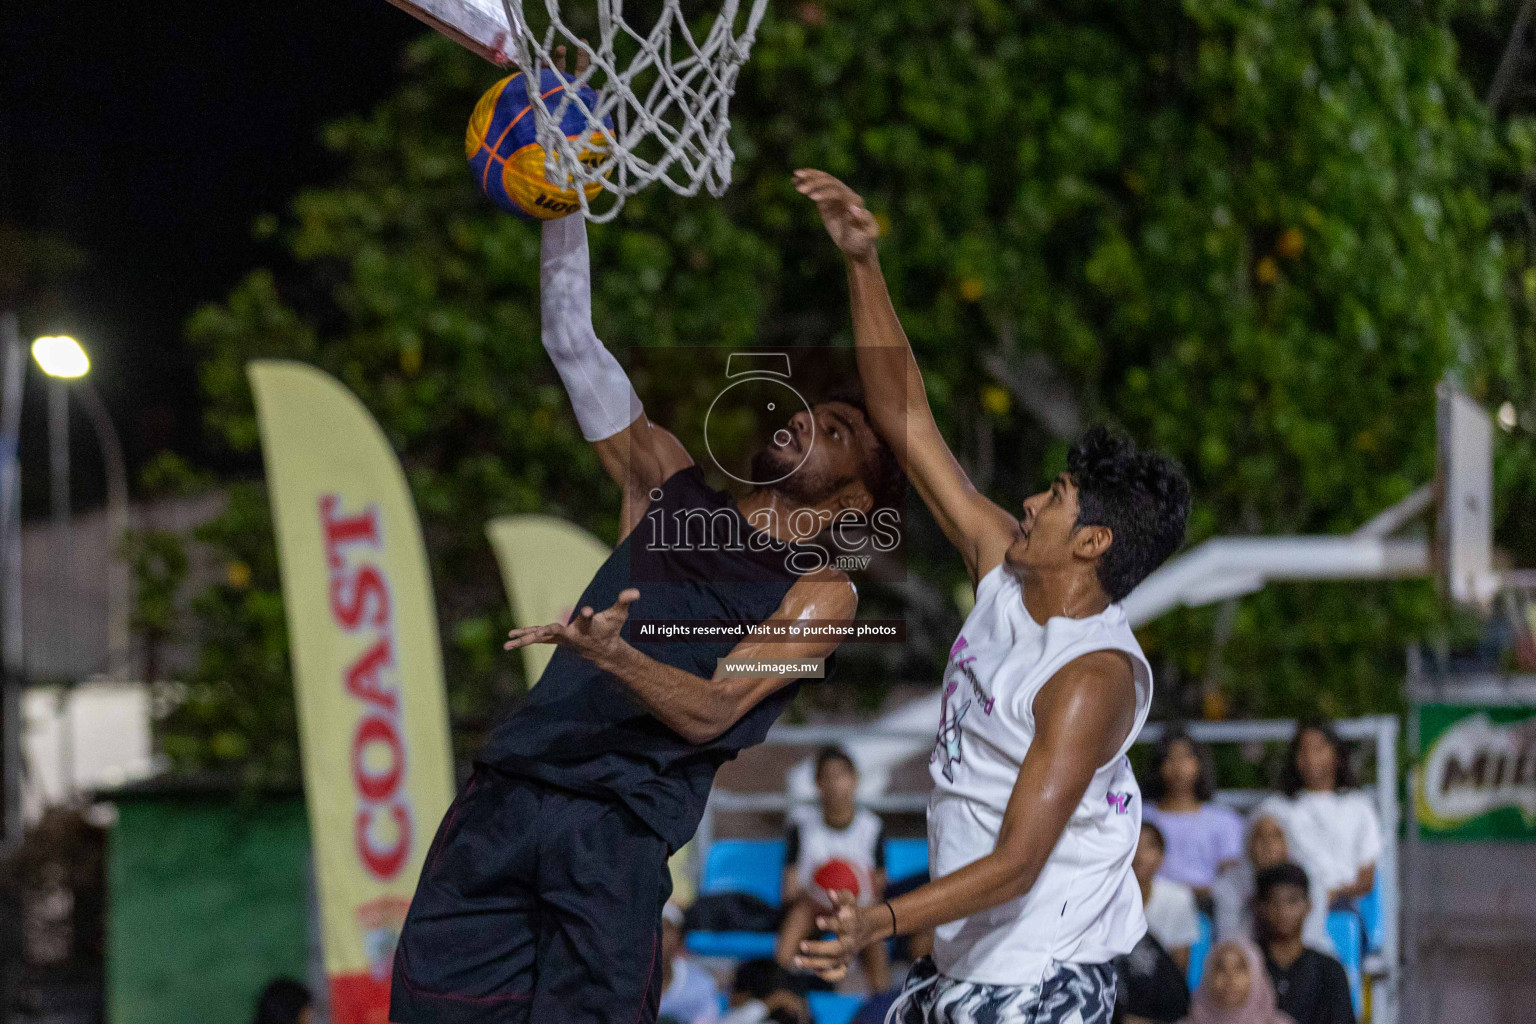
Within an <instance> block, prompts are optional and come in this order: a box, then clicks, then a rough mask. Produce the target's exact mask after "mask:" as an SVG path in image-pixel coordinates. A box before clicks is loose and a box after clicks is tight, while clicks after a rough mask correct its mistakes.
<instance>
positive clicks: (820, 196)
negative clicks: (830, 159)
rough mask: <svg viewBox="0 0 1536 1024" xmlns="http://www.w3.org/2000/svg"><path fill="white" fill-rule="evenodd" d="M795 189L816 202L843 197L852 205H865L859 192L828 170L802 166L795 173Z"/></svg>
mask: <svg viewBox="0 0 1536 1024" xmlns="http://www.w3.org/2000/svg"><path fill="white" fill-rule="evenodd" d="M793 177H794V182H795V189H796V191H798V192H799V193H800V194H801V195H804V196H806V197H807V198H809V199H811V200H813V201H815V202H818V203H820V202H827V201H829V200H835V199H842V200H844V201H845V202H848V203H849V205H851V206H863V205H864V200H863V199H862V198H860V196H859V194H858V193H857V192H855V191H854V190H853V189H851V188H849V187H848V186H847V185H845V184H843V183H842V182H841V181H839V180H838V179H836V178H834V177H832V175H830V174H828V173H827V172H826V171H818V170H814V169H812V168H802V169H801V170H798V171H796V172H795V173H794V176H793Z"/></svg>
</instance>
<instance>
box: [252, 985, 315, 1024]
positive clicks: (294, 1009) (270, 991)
mask: <svg viewBox="0 0 1536 1024" xmlns="http://www.w3.org/2000/svg"><path fill="white" fill-rule="evenodd" d="M313 1002H314V1000H313V999H312V998H311V997H310V994H309V989H308V988H306V987H304V986H303V985H301V984H299V983H298V982H297V981H294V980H293V979H292V978H273V979H272V980H271V981H269V982H267V987H266V988H264V989H262V990H261V995H259V996H257V997H256V1017H255V1024H309V1021H310V1010H309V1008H310V1004H311V1003H313Z"/></svg>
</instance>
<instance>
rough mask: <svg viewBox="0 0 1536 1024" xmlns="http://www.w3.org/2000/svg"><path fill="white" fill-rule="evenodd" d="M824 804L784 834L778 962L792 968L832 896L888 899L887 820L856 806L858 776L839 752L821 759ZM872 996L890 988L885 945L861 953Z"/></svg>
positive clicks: (864, 902)
mask: <svg viewBox="0 0 1536 1024" xmlns="http://www.w3.org/2000/svg"><path fill="white" fill-rule="evenodd" d="M816 789H817V791H818V793H819V794H820V801H819V803H820V806H819V807H814V808H803V809H801V810H799V811H797V812H795V813H794V814H792V815H791V817H790V825H789V830H788V834H787V835H786V837H785V864H784V879H783V883H782V886H783V894H784V906H785V908H786V910H785V913H784V922H783V924H781V925H780V926H779V940H778V947H777V950H776V952H775V957H776V959H777V960H778V962H779V963H780V964H781V965H782V966H784V967H785V968H790V967H792V966H793V964H794V961H795V954H796V952H797V948H798V946H799V944H800V941H801V940H802V939H804V938H806V937H807V936H809V935H810V934H811V933H812V932H814V931H815V929H816V915H817V913H826V912H828V911H830V910H831V909H832V904H831V902H830V898H829V897H828V895H827V893H829V892H831V891H834V890H847V891H850V892H852V893H853V894H854V896H856V897H857V898H858V902H859V905H860V906H868V905H870V904H873V903H878V902H879V901H880V900H882V899H884V898H885V827H884V825H883V824H882V823H881V821H880V816H879V815H877V814H874V813H873V812H871V811H867V810H865V809H863V808H861V807H860V806H859V805H858V803H857V802H856V797H857V794H858V789H859V772H858V769H857V768H855V767H854V764H853V759H852V758H851V757H849V756H848V754H847V752H845V751H843V750H842V749H840V748H838V747H827V748H826V749H824V750H822V751H821V753H820V754H818V755H817V757H816ZM861 960H862V962H863V965H864V976H865V980H866V981H868V983H869V989H870V991H871V992H884V991H885V990H886V989H888V988H890V987H891V963H890V957H889V954H888V953H887V952H886V946H885V943H883V942H875V943H871V944H870V945H869V946H868V947H867V948H866V949H865V950H864V952H863V953H862V954H861Z"/></svg>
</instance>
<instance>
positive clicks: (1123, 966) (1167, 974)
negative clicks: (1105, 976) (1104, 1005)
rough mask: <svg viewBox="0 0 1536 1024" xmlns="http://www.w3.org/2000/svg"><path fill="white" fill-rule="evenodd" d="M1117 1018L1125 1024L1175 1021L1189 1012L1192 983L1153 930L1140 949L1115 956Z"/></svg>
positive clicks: (1160, 1023) (1137, 947)
mask: <svg viewBox="0 0 1536 1024" xmlns="http://www.w3.org/2000/svg"><path fill="white" fill-rule="evenodd" d="M1114 963H1115V1020H1116V1021H1123V1022H1124V1024H1174V1022H1175V1021H1178V1020H1180V1019H1182V1018H1183V1017H1184V1015H1185V1014H1186V1013H1188V1012H1189V984H1188V983H1187V982H1186V981H1185V980H1184V979H1185V977H1186V972H1185V971H1181V970H1179V965H1178V964H1176V963H1174V962H1173V957H1171V956H1169V955H1168V951H1167V950H1166V949H1164V948H1163V944H1162V943H1161V942H1158V941H1157V939H1156V938H1154V937H1153V935H1152V933H1151V932H1148V933H1147V934H1145V935H1143V936H1142V937H1141V941H1140V942H1138V943H1136V948H1135V949H1133V950H1131V951H1130V952H1129V953H1128V954H1126V955H1125V956H1117V957H1115V961H1114Z"/></svg>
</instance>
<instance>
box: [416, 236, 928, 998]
mask: <svg viewBox="0 0 1536 1024" xmlns="http://www.w3.org/2000/svg"><path fill="white" fill-rule="evenodd" d="M543 232H544V240H543V249H542V260H541V267H540V278H541V284H542V313H543V331H544V333H543V338H544V344H545V348H546V350H547V351H548V352H549V354H550V356H551V358H552V359H553V360H554V362H555V367H556V369H557V371H558V372H559V374H560V377H561V380H562V381H563V382H564V384H565V386H566V390H567V392H568V394H569V395H570V398H571V403H572V406H573V407H574V411H575V413H576V418H577V420H578V422H579V424H580V426H581V429H582V434H583V436H584V437H586V439H587V440H588V441H590V442H592V444H593V446H594V447H595V449H596V451H597V454H598V457H599V458H600V459H601V460H602V464H603V466H604V468H605V469H606V470H607V472H608V473H609V475H610V476H611V477H612V478H613V479H614V480H615V481H616V482H617V483H618V484H619V486H620V487H621V488H622V491H623V507H622V515H621V519H620V522H621V526H620V535H619V544H618V546H617V547H616V548H615V549H614V551H613V554H612V555H610V556H609V558H608V560H607V561H606V562H605V563H604V564H603V566H602V567H601V568H600V569H599V570H598V572H597V575H596V576H595V577H593V579H592V581H591V583H589V584H588V586H587V588H586V591H585V592H584V593H583V594H582V596H581V600H580V603H579V604H578V606H577V607H578V608H579V611H577V612H575V613H574V614H573V615H572V616H571V617H570V619H569V621H567V622H558V623H551V624H549V625H546V626H535V627H531V628H526V629H515V630H513V631H512V633H511V639H510V641H509V642H508V643H507V644H506V647H507V648H508V649H516V648H518V647H522V646H525V645H527V644H530V643H548V644H554V645H556V650H555V652H554V655H553V656H552V657H551V659H550V661H549V665H548V667H547V668H546V669H545V671H544V673H543V675H542V676H541V677H540V679H539V681H538V683H537V685H535V686H534V687H533V688H532V689H531V690H530V692H529V694H528V696H527V698H526V699H525V700H524V701H523V702H522V704H521V705H520V706H519V707H518V708H517V709H516V710H514V711H513V712H512V713H511V714H510V715H509V716H507V717H506V718H505V719H504V720H503V721H502V722H501V723H500V724H499V725H498V726H497V727H496V728H495V730H494V731H493V732H492V734H491V735H490V737H489V739H488V740H487V742H486V744H485V746H484V748H483V749H482V750H481V752H480V755H479V757H478V758H477V759H476V763H475V771H474V773H473V775H472V776H471V778H470V779H469V781H468V783H467V784H466V785H465V787H464V789H463V790H462V791H461V792H460V793H459V795H458V797H457V799H455V801H454V803H453V805H452V807H450V809H449V811H448V813H447V815H446V816H445V817H444V819H443V823H442V825H441V826H440V827H439V829H438V833H437V835H436V837H435V838H434V840H433V842H432V846H431V847H430V849H429V850H428V852H427V855H426V860H425V863H424V865H423V868H422V873H421V878H420V881H419V882H418V884H417V889H416V894H415V897H414V899H413V900H412V902H411V906H410V910H409V912H408V913H407V916H406V921H405V924H404V926H403V927H402V929H401V934H400V937H399V941H398V943H397V945H396V950H395V961H394V971H393V978H392V985H391V1005H390V1016H389V1019H390V1020H391V1021H394V1022H396V1024H419V1022H427V1021H431V1022H434V1024H458V1022H469V1021H474V1022H476V1024H482V1022H496V1024H523V1022H526V1021H530V1020H532V1021H537V1022H538V1024H563V1022H576V1021H579V1022H581V1024H608V1022H615V1024H617V1022H622V1024H633V1022H634V1021H636V1020H652V1019H654V1018H655V1016H656V1013H657V1004H658V1000H659V996H660V983H661V978H662V973H663V972H662V969H661V962H660V957H661V943H660V926H661V911H662V907H663V905H664V904H665V903H666V901H667V898H668V896H669V895H670V894H671V889H672V883H671V877H670V875H669V874H668V871H667V859H668V857H669V856H670V855H671V854H672V853H673V852H675V851H676V850H677V849H678V848H679V847H681V846H682V845H683V844H684V843H686V842H687V841H688V839H689V838H690V837H691V836H692V835H693V832H694V830H695V829H696V828H697V827H698V823H699V819H700V817H701V816H702V814H703V811H704V804H705V800H706V799H707V797H708V795H709V788H710V785H711V783H712V781H713V779H714V775H715V772H716V770H717V769H718V768H719V766H720V765H721V764H722V763H724V762H725V761H728V760H730V759H731V758H733V757H735V756H736V754H737V753H739V752H740V751H741V750H742V749H744V748H746V747H749V746H752V745H753V744H756V743H760V742H762V740H763V739H764V737H765V736H766V735H767V732H768V728H769V726H770V725H772V724H773V722H774V720H775V719H776V718H777V717H778V716H779V714H780V712H782V711H783V710H784V708H785V706H786V705H787V704H788V703H789V701H790V700H791V699H793V697H794V695H795V692H796V689H797V687H798V685H799V678H798V677H799V676H800V675H801V673H800V672H798V671H797V672H795V673H794V674H793V675H783V674H772V673H770V672H757V673H754V674H752V675H745V674H727V672H726V670H725V668H724V667H722V665H721V660H722V659H726V658H730V659H735V660H742V659H745V660H755V659H761V658H776V659H777V658H782V659H819V658H826V659H827V665H826V667H827V669H828V671H829V672H830V669H831V660H832V659H831V656H832V654H833V651H834V650H835V649H836V648H837V646H838V639H836V637H835V635H834V634H830V633H828V632H827V631H826V630H825V629H822V630H819V631H818V632H817V634H816V635H814V636H810V637H807V638H804V639H799V640H792V641H791V642H787V643H785V642H769V641H767V640H759V639H754V638H751V637H748V638H746V639H742V638H741V635H740V634H738V635H736V636H732V635H728V634H723V633H718V632H716V633H711V634H708V635H690V636H685V637H669V638H667V639H657V638H656V635H655V634H654V633H653V632H647V626H646V624H647V623H648V622H651V623H660V622H671V623H676V622H678V621H681V620H688V621H691V622H694V623H698V622H705V623H708V624H710V625H711V626H713V625H715V624H726V623H730V624H742V623H747V624H755V623H761V622H763V621H764V620H767V619H774V620H800V621H807V620H815V621H817V622H820V623H822V624H823V625H825V624H827V623H832V624H835V625H846V624H848V623H849V622H851V621H852V619H853V616H854V612H855V609H856V607H857V603H858V599H857V596H856V593H855V591H854V589H853V585H852V583H851V582H850V580H849V579H848V577H847V576H846V575H845V574H844V573H842V572H841V571H838V570H837V569H835V568H832V567H831V566H830V565H829V558H828V553H827V552H826V551H825V550H822V549H821V548H818V547H814V546H811V545H808V544H806V543H804V541H805V540H806V539H807V538H805V537H804V536H803V533H802V531H806V530H807V529H808V528H809V529H812V530H814V529H822V528H825V527H826V526H827V524H828V523H832V522H836V523H837V524H838V527H839V529H842V528H845V527H847V526H848V525H849V519H850V517H851V518H853V519H855V520H857V519H859V517H865V519H866V520H867V519H868V518H869V517H871V516H872V515H874V514H876V512H877V511H878V512H880V513H884V512H885V511H886V510H887V509H889V510H891V511H892V512H893V513H895V515H896V517H897V518H896V521H897V522H899V511H897V510H899V509H900V507H901V504H902V501H903V500H904V497H905V490H906V483H905V478H904V477H903V476H902V475H901V471H900V469H899V465H898V463H897V461H896V458H895V456H894V455H893V454H892V453H891V451H890V449H889V448H888V447H887V446H886V445H885V444H884V443H883V442H882V441H881V440H880V438H879V436H878V435H877V434H876V433H875V431H874V429H873V428H872V427H871V425H870V423H869V421H868V419H867V418H866V416H865V413H864V411H863V409H862V408H861V406H860V405H859V404H857V402H854V401H833V402H824V403H821V404H818V405H815V406H814V407H811V406H805V407H802V408H800V409H799V411H798V412H797V413H795V415H793V416H788V417H787V420H788V421H787V422H786V423H784V424H783V426H782V427H780V428H779V429H777V430H776V431H775V433H774V435H773V438H772V440H771V441H768V442H767V443H765V444H764V445H763V446H762V447H761V448H760V449H758V450H757V451H756V453H755V454H753V455H752V457H751V460H750V471H751V473H752V478H751V481H748V482H749V483H751V482H752V481H762V483H757V484H754V486H753V487H752V490H751V491H750V493H748V494H747V495H746V496H745V497H743V498H741V499H739V500H738V499H736V498H733V497H732V496H731V495H730V494H727V493H726V492H724V491H719V490H715V489H713V488H711V487H710V486H709V485H708V484H707V483H706V482H705V480H704V475H703V473H702V472H701V470H700V469H699V467H698V466H696V465H695V464H694V461H693V458H692V457H691V456H690V455H689V453H688V452H687V451H686V450H685V449H684V447H683V445H682V444H681V443H680V442H679V441H678V439H677V438H676V437H674V436H673V435H672V434H671V433H669V432H668V431H667V430H665V429H663V428H662V427H661V426H660V425H659V424H656V423H654V422H652V421H651V419H650V418H649V417H648V416H647V415H646V414H645V410H644V409H643V408H642V407H641V404H640V400H639V398H638V396H637V395H636V394H635V392H634V389H633V387H632V386H631V385H630V382H629V379H628V376H627V375H626V374H625V372H624V370H623V368H622V367H620V366H619V364H618V362H617V361H616V360H615V359H614V358H613V356H612V355H611V354H610V353H609V352H608V351H607V350H606V348H604V347H603V344H602V342H600V341H599V340H598V339H597V336H596V334H595V333H594V332H593V329H592V323H591V297H590V296H591V282H590V271H589V268H588V258H587V243H586V229H585V224H584V222H583V221H582V219H581V218H580V217H568V218H565V219H563V220H557V221H551V222H548V223H546V224H545V225H544V228H543ZM783 359H784V361H785V365H786V366H787V365H788V356H787V355H785V356H784V357H783ZM768 408H773V406H771V405H770V406H768ZM787 412H788V410H785V411H784V412H781V413H778V414H776V415H786V416H787ZM778 422H779V421H777V420H776V421H775V424H777V423H778ZM743 454H745V453H743ZM711 455H712V456H715V457H716V458H717V459H718V457H719V456H718V452H717V451H716V450H715V448H711ZM738 479H741V478H740V477H738ZM884 521H885V522H887V523H888V522H890V521H891V520H890V518H886V519H885V520H884ZM818 524H819V525H818ZM846 536H848V533H847V532H846V531H845V532H844V533H842V534H838V533H837V531H836V530H834V531H833V539H834V540H842V539H844V538H845V537H846ZM650 628H651V629H652V630H654V629H655V628H656V627H654V626H653V627H650Z"/></svg>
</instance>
